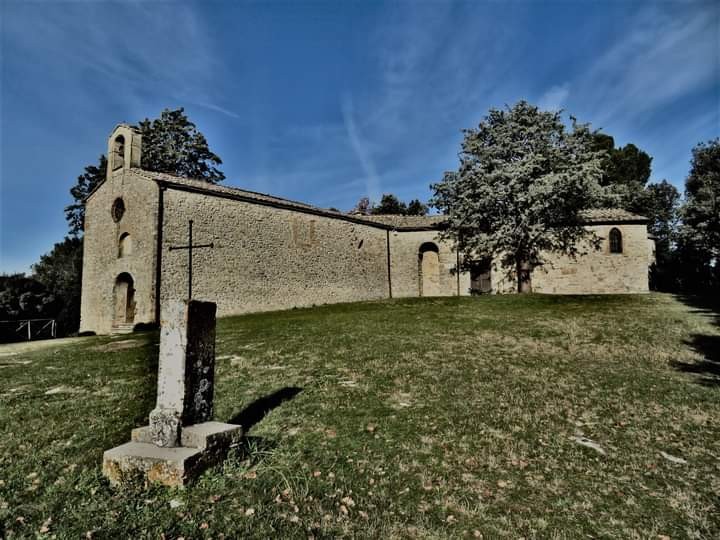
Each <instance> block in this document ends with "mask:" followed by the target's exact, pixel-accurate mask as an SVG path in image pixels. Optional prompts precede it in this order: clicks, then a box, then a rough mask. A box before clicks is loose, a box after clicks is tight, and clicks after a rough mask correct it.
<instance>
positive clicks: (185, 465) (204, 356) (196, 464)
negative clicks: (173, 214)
mask: <svg viewBox="0 0 720 540" xmlns="http://www.w3.org/2000/svg"><path fill="white" fill-rule="evenodd" d="M215 312H216V306H215V304H213V303H212V302H199V301H197V300H177V301H174V302H169V303H168V304H167V305H166V306H164V307H163V311H162V320H161V322H160V369H159V372H158V393H157V405H156V407H155V409H153V410H152V412H151V413H150V425H149V426H142V427H139V428H136V429H133V430H132V434H131V435H130V442H128V443H125V444H122V445H120V446H117V447H115V448H111V449H110V450H107V451H106V452H105V453H104V454H103V473H104V474H105V476H107V478H108V479H109V480H110V483H111V484H113V485H119V484H123V483H125V482H127V481H133V479H134V478H137V477H138V475H140V476H141V477H144V478H145V479H146V480H147V481H150V482H157V483H161V484H165V485H166V486H183V485H185V484H186V483H187V482H188V481H189V480H190V479H191V478H192V477H194V476H196V475H198V474H199V473H200V472H201V471H202V470H203V469H204V468H206V467H207V466H209V465H211V464H212V463H215V462H217V461H219V460H222V459H224V458H225V456H226V455H227V452H228V450H229V449H230V447H231V446H232V445H234V444H237V443H238V442H239V441H240V438H241V437H242V434H243V430H242V427H241V426H238V425H235V424H226V423H223V422H215V421H213V420H212V416H213V394H214V391H213V388H214V382H215V381H214V379H215Z"/></svg>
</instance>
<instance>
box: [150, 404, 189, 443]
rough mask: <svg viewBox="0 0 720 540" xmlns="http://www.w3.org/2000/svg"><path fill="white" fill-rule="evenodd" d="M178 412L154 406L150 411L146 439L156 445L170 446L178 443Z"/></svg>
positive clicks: (179, 426) (179, 425)
mask: <svg viewBox="0 0 720 540" xmlns="http://www.w3.org/2000/svg"><path fill="white" fill-rule="evenodd" d="M180 428H181V424H180V412H179V411H176V410H174V409H165V408H156V409H153V410H152V411H151V412H150V426H149V429H148V439H149V440H148V441H147V442H151V443H153V444H155V445H157V446H163V447H167V448H171V447H173V446H179V445H180Z"/></svg>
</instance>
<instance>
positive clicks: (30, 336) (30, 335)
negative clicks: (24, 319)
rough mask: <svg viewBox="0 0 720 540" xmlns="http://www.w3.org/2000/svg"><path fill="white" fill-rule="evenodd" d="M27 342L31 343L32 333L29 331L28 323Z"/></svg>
mask: <svg viewBox="0 0 720 540" xmlns="http://www.w3.org/2000/svg"><path fill="white" fill-rule="evenodd" d="M28 341H32V332H31V331H30V321H28Z"/></svg>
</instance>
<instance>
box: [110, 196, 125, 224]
mask: <svg viewBox="0 0 720 540" xmlns="http://www.w3.org/2000/svg"><path fill="white" fill-rule="evenodd" d="M110 213H111V214H112V218H113V221H114V222H115V223H117V222H118V221H120V220H121V219H122V217H123V215H124V214H125V203H124V202H123V200H122V199H121V198H120V197H118V198H117V199H115V202H114V203H113V205H112V210H111V211H110Z"/></svg>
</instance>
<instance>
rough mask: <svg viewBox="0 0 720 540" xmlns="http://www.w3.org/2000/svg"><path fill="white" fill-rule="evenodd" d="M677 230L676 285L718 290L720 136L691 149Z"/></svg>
mask: <svg viewBox="0 0 720 540" xmlns="http://www.w3.org/2000/svg"><path fill="white" fill-rule="evenodd" d="M690 163H691V167H690V174H689V175H688V177H687V179H686V181H685V202H684V204H683V206H682V208H681V209H680V219H681V225H680V227H679V228H678V233H677V258H678V266H679V271H678V274H679V288H680V289H681V290H685V291H690V292H702V293H703V294H708V292H709V291H715V292H717V291H718V290H720V139H715V140H713V141H709V142H707V143H700V144H698V145H697V146H695V148H694V149H693V152H692V160H691V162H690Z"/></svg>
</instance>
